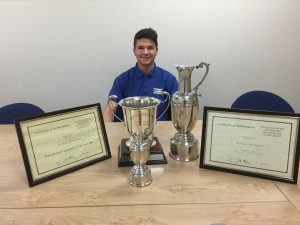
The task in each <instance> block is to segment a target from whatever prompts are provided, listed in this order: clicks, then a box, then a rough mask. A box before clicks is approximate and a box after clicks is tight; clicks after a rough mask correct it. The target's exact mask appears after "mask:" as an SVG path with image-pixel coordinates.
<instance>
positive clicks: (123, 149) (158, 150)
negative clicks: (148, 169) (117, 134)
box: [118, 137, 168, 167]
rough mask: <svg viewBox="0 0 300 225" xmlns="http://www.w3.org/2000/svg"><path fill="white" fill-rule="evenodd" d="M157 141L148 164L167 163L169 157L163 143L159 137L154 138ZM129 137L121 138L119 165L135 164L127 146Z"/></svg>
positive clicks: (152, 148)
mask: <svg viewBox="0 0 300 225" xmlns="http://www.w3.org/2000/svg"><path fill="white" fill-rule="evenodd" d="M153 139H154V140H155V141H156V145H154V146H153V147H151V148H150V155H149V159H148V161H147V163H146V165H154V164H167V163H168V161H167V158H166V156H165V154H164V151H163V149H162V147H161V144H160V142H159V140H158V139H157V137H154V138H153ZM127 140H128V138H124V139H122V140H121V144H120V145H119V149H118V167H124V166H133V165H134V163H133V161H132V159H131V157H130V151H129V148H128V147H127V146H126V141H127Z"/></svg>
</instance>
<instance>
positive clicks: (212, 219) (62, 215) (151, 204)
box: [0, 121, 300, 225]
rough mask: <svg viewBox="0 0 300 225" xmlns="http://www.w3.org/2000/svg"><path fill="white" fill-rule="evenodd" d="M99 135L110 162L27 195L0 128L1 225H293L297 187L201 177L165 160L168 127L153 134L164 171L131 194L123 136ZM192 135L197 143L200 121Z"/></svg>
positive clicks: (299, 214) (10, 130)
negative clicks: (121, 160) (120, 163)
mask: <svg viewBox="0 0 300 225" xmlns="http://www.w3.org/2000/svg"><path fill="white" fill-rule="evenodd" d="M106 130H107V134H108V140H109V144H110V149H111V153H112V158H111V159H108V160H105V161H103V162H100V163H97V164H94V165H92V166H89V167H86V168H83V169H81V170H78V171H76V172H73V173H70V174H67V175H65V176H62V177H59V178H57V179H54V180H51V181H49V182H46V183H43V184H41V185H38V186H35V187H33V188H29V187H28V183H27V177H26V174H25V168H24V165H23V160H22V157H21V151H20V148H19V143H18V140H17V136H16V132H15V128H14V126H13V125H0V224H22V225H25V224H30V225H33V224H39V225H41V224H47V225H50V224H72V225H74V224H75V225H77V224H111V225H123V224H126V225H127V224H143V225H148V224H158V225H164V224H180V225H187V224H197V225H199V224H205V225H206V224H207V225H209V224H212V223H225V224H227V225H232V224H251V225H258V224H259V225H279V224H282V225H296V224H297V225H299V224H300V211H299V210H300V189H299V185H293V184H286V183H280V182H274V181H270V180H264V179H258V178H252V177H247V176H240V175H236V174H229V173H223V172H216V171H211V170H205V169H200V168H199V160H196V161H193V162H177V161H175V160H172V159H171V158H170V157H169V156H168V153H169V140H170V138H171V137H172V136H173V135H174V134H175V128H173V125H172V123H171V122H158V124H156V127H155V136H157V137H158V139H159V141H160V142H161V144H162V146H163V148H164V151H165V153H166V155H167V159H168V164H163V165H152V166H150V168H151V171H152V176H153V183H152V184H151V185H150V186H148V187H144V188H135V187H132V186H130V185H128V184H127V177H128V174H129V171H130V168H129V167H123V168H119V167H117V147H118V145H119V142H120V140H121V139H122V138H124V137H128V134H127V131H126V128H125V127H124V126H123V125H122V124H121V123H107V124H106ZM193 133H194V134H196V136H197V138H198V139H199V140H200V137H201V121H198V122H197V125H196V128H195V129H194V130H193Z"/></svg>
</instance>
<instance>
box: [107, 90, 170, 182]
mask: <svg viewBox="0 0 300 225" xmlns="http://www.w3.org/2000/svg"><path fill="white" fill-rule="evenodd" d="M163 94H164V95H167V97H166V99H165V100H164V101H163V102H165V101H167V100H169V99H170V96H169V93H167V92H163ZM112 98H117V96H110V97H109V100H108V101H110V100H111V99H112ZM163 102H162V101H160V100H159V99H156V98H152V97H146V96H139V97H129V98H125V99H122V100H121V101H120V102H119V103H118V104H119V105H120V106H121V107H122V110H123V115H124V123H125V125H126V127H127V130H128V132H129V133H130V135H131V137H130V139H129V140H128V141H127V142H126V145H128V146H129V149H130V157H131V158H132V161H133V162H134V164H135V165H134V166H133V167H132V169H131V171H130V174H129V178H128V183H129V184H130V185H132V186H135V187H145V186H147V185H149V184H151V183H152V177H151V171H150V169H149V167H148V166H147V165H146V162H147V160H148V158H149V153H150V147H151V146H152V145H153V129H154V124H155V123H156V112H157V106H158V104H160V103H163ZM168 102H169V101H168ZM168 106H169V104H168ZM167 108H168V107H167ZM167 108H166V109H165V110H164V112H163V113H165V112H166V110H167ZM161 115H163V114H161ZM118 119H119V118H118Z"/></svg>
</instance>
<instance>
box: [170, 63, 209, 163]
mask: <svg viewBox="0 0 300 225" xmlns="http://www.w3.org/2000/svg"><path fill="white" fill-rule="evenodd" d="M174 66H175V67H176V68H177V70H178V74H179V90H178V91H177V92H175V93H174V94H173V96H172V99H171V110H172V121H173V125H174V126H175V128H176V130H177V131H178V132H177V133H176V134H175V135H174V136H173V137H172V138H171V140H170V149H171V151H170V153H169V155H170V157H171V158H172V159H175V160H178V161H192V160H196V159H198V158H199V150H198V140H197V139H196V138H195V137H194V135H193V134H192V133H191V131H192V129H193V128H194V127H195V125H196V122H197V119H198V110H199V99H198V98H199V96H200V94H198V93H197V90H198V87H199V86H200V85H201V84H202V83H203V81H204V79H205V78H206V76H207V74H208V71H209V64H207V63H204V62H202V63H200V64H199V65H198V66H184V65H174ZM203 66H205V69H206V71H205V74H204V76H203V78H202V80H201V81H200V82H199V83H198V84H197V85H196V86H195V87H194V88H193V89H191V75H192V72H193V69H194V68H196V69H198V68H202V67H203Z"/></svg>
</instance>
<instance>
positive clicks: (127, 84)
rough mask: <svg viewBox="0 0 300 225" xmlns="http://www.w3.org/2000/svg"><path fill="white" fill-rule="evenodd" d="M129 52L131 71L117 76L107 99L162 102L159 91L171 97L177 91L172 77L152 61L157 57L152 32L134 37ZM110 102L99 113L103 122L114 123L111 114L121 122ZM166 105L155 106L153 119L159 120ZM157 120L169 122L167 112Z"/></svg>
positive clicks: (118, 111) (176, 83)
mask: <svg viewBox="0 0 300 225" xmlns="http://www.w3.org/2000/svg"><path fill="white" fill-rule="evenodd" d="M133 45H134V48H133V52H134V55H135V57H136V59H137V63H136V65H135V66H134V67H132V68H131V69H129V70H127V71H126V72H124V73H122V74H121V75H119V76H118V77H117V78H116V79H115V81H114V84H113V86H112V88H111V90H110V92H109V96H111V95H116V96H118V98H117V99H113V101H115V102H119V101H120V100H122V99H124V98H127V97H133V96H150V97H155V98H158V99H160V100H164V96H163V95H162V94H161V92H162V91H166V92H168V93H169V94H170V96H172V95H173V94H174V93H175V92H176V91H177V89H178V82H177V80H176V78H175V76H174V75H172V74H171V73H169V72H168V71H166V70H164V69H162V68H160V67H158V66H156V64H155V62H154V60H155V57H156V56H157V53H158V48H157V47H158V44H157V33H156V31H155V30H153V29H152V28H145V29H142V30H140V31H139V32H137V33H136V34H135V36H134V43H133ZM115 102H112V101H110V102H109V103H108V104H109V105H108V104H107V105H106V106H105V109H104V111H103V117H104V121H105V122H110V121H118V120H117V119H116V118H114V117H113V112H114V111H115V114H116V115H117V116H118V117H119V118H121V119H122V120H123V113H122V109H121V107H120V106H117V104H116V103H115ZM167 104H168V102H165V103H164V104H159V105H158V108H157V116H160V115H161V114H162V113H163V111H164V109H165V108H166V107H167ZM160 120H171V110H170V108H169V109H168V111H167V112H166V113H165V114H164V115H163V116H162V117H161V118H160Z"/></svg>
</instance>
